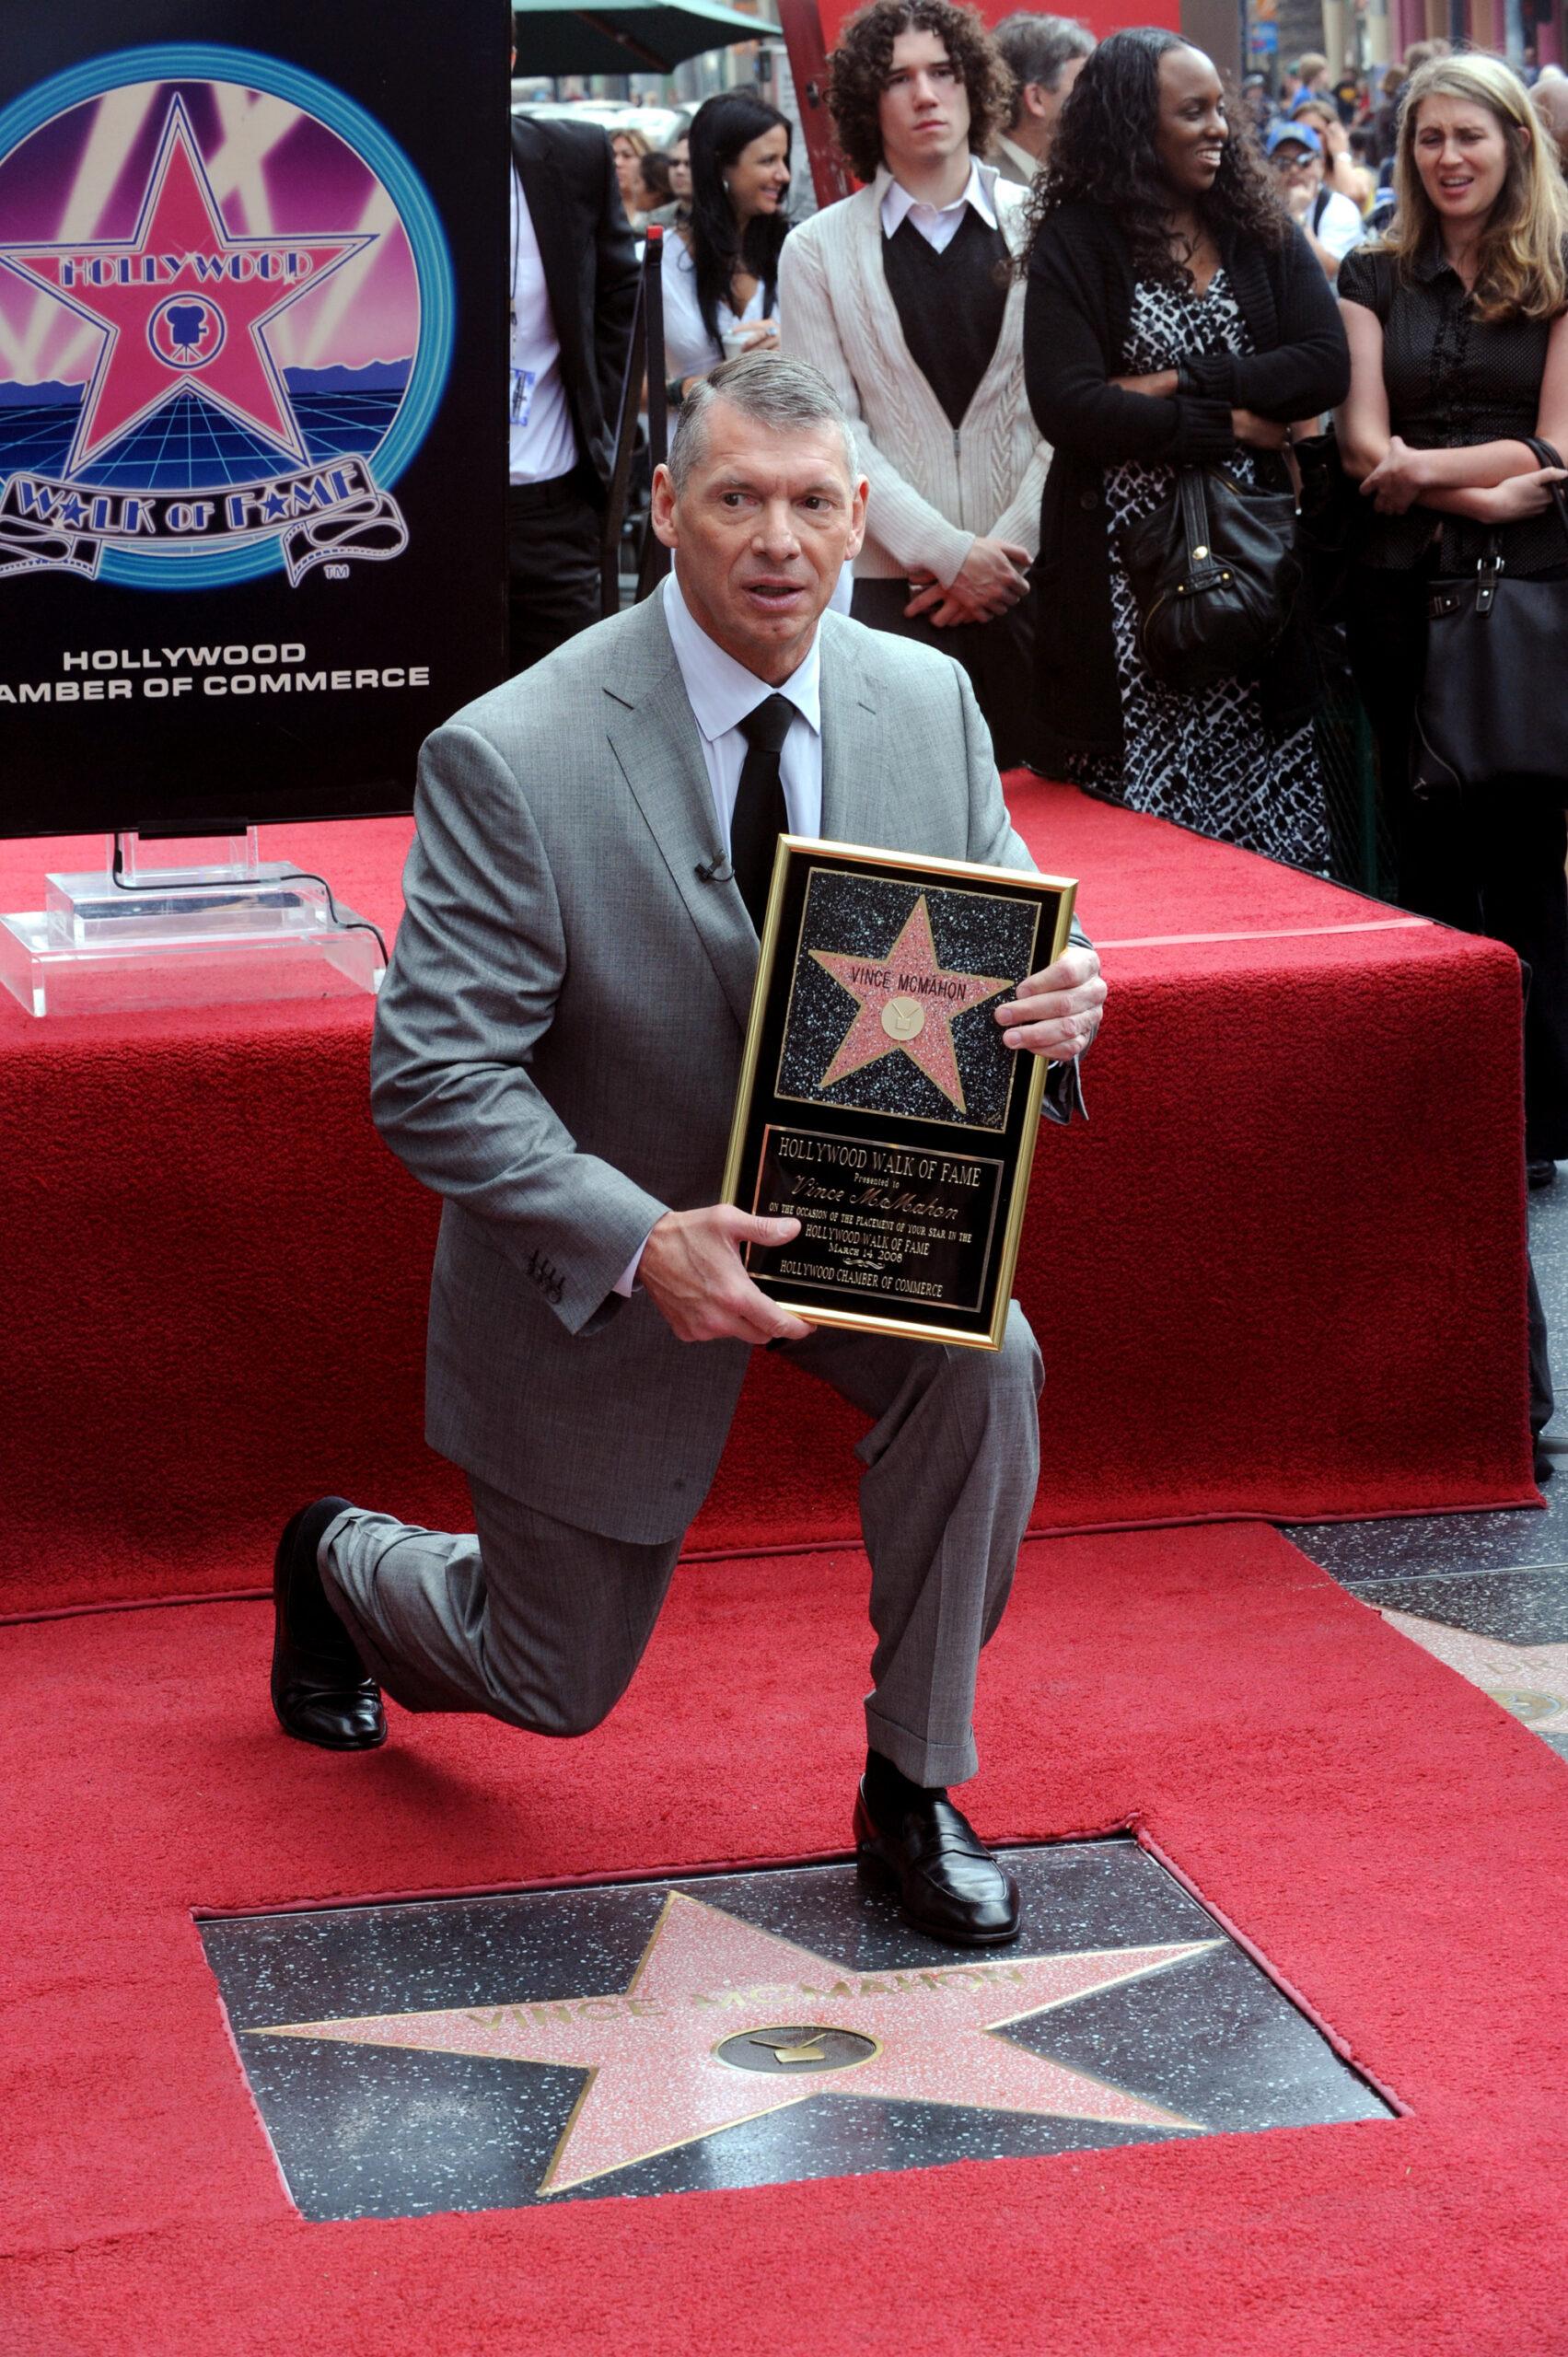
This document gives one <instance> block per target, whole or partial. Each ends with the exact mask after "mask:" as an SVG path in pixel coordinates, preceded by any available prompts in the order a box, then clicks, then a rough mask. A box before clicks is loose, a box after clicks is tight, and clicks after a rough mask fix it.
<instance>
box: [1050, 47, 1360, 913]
mask: <svg viewBox="0 0 1568 2357" xmlns="http://www.w3.org/2000/svg"><path fill="white" fill-rule="evenodd" d="M1033 230H1034V242H1033V247H1032V251H1031V253H1030V257H1029V260H1028V308H1027V309H1026V312H1025V319H1024V365H1025V371H1026V377H1027V382H1028V395H1029V401H1030V403H1031V404H1032V407H1033V410H1034V414H1035V419H1036V422H1037V423H1038V424H1039V426H1040V431H1041V433H1042V434H1043V435H1045V437H1046V439H1047V440H1048V441H1049V442H1051V443H1052V444H1053V445H1054V446H1055V456H1054V459H1053V460H1052V463H1051V472H1050V474H1049V475H1048V476H1047V478H1046V484H1045V492H1044V497H1043V501H1042V505H1041V511H1040V565H1039V585H1040V621H1039V624H1038V629H1037V638H1036V645H1037V649H1038V658H1039V659H1038V682H1039V698H1040V736H1041V738H1042V742H1043V749H1044V751H1045V755H1046V758H1047V759H1048V760H1050V761H1051V764H1052V766H1053V768H1054V769H1055V771H1056V773H1057V774H1059V775H1060V774H1063V773H1066V774H1068V775H1070V776H1073V777H1075V778H1076V779H1077V780H1078V781H1079V782H1080V783H1081V784H1086V785H1088V786H1090V787H1091V788H1093V789H1095V790H1097V791H1098V792H1101V793H1104V794H1107V795H1110V796H1112V797H1113V798H1115V799H1117V800H1120V801H1125V802H1127V803H1128V804H1129V805H1131V807H1132V808H1134V809H1139V810H1151V811H1155V812H1156V813H1158V814H1159V815H1160V816H1162V817H1165V818H1169V819H1177V820H1179V822H1180V823H1181V824H1183V825H1185V826H1189V827H1192V828H1195V829H1196V830H1198V831H1199V832H1200V833H1202V834H1207V835H1214V836H1218V837H1220V838H1222V839H1223V840H1225V841H1227V842H1237V843H1241V844H1244V845H1245V846H1246V847H1247V848H1248V849H1249V850H1251V851H1259V852H1263V853H1268V854H1269V855H1271V856H1272V857H1274V858H1279V859H1286V860H1290V861H1292V862H1294V863H1295V865H1298V866H1302V867H1309V868H1317V869H1321V868H1322V867H1323V866H1324V865H1325V863H1326V860H1327V856H1328V830H1327V825H1326V822H1325V818H1324V811H1323V789H1322V781H1321V778H1320V775H1319V772H1318V758H1317V752H1316V749H1315V745H1314V741H1313V734H1312V726H1311V707H1312V702H1313V695H1314V689H1315V672H1314V667H1313V660H1312V653H1311V646H1310V638H1309V632H1308V626H1307V617H1306V615H1305V613H1303V612H1302V611H1300V610H1299V609H1298V610H1295V611H1294V612H1293V613H1292V615H1291V616H1290V619H1289V621H1288V622H1287V624H1286V627H1285V629H1284V632H1283V635H1282V636H1281V637H1280V639H1279V640H1278V641H1277V643H1276V645H1275V647H1274V650H1273V652H1272V654H1271V655H1270V656H1268V657H1267V659H1266V660H1264V661H1263V662H1261V663H1258V662H1256V661H1254V662H1252V663H1250V664H1249V666H1248V667H1247V668H1245V669H1242V668H1237V669H1236V670H1235V671H1233V672H1231V673H1227V674H1225V676H1222V677H1221V678H1219V679H1215V680H1213V681H1212V682H1211V683H1210V684H1208V685H1206V686H1203V687H1198V688H1192V689H1189V688H1187V687H1185V686H1182V687H1178V686H1173V685H1171V684H1169V683H1168V682H1167V681H1165V680H1163V679H1157V678H1156V677H1155V676H1154V674H1153V673H1152V672H1151V670H1150V668H1149V666H1148V664H1147V662H1146V661H1145V659H1144V651H1143V647H1142V644H1141V634H1140V628H1139V613H1138V607H1137V603H1136V600H1135V598H1134V595H1133V589H1132V581H1131V578H1130V576H1129V573H1128V570H1127V566H1126V564H1125V563H1124V561H1123V540H1124V538H1125V537H1126V536H1127V535H1128V534H1130V533H1131V531H1132V528H1133V527H1135V526H1137V525H1139V524H1141V523H1143V522H1144V519H1146V518H1148V517H1153V516H1155V515H1156V512H1157V511H1158V510H1159V509H1160V508H1161V507H1162V506H1164V505H1166V504H1167V502H1169V501H1170V500H1171V499H1172V496H1173V493H1174V491H1175V487H1176V483H1177V480H1178V476H1179V471H1180V470H1183V469H1189V468H1202V467H1213V468H1214V469H1217V470H1224V472H1225V475H1226V476H1227V477H1228V478H1229V480H1230V482H1231V484H1232V485H1233V486H1237V487H1239V488H1240V490H1241V491H1242V492H1243V493H1245V492H1246V491H1249V490H1254V489H1258V490H1264V491H1279V490H1283V489H1284V488H1286V487H1287V478H1286V476H1285V472H1284V468H1283V460H1282V459H1281V458H1280V455H1279V454H1280V452H1281V450H1282V448H1283V445H1284V443H1285V441H1286V439H1287V435H1288V431H1289V428H1290V426H1291V425H1292V424H1295V423H1296V422H1299V421H1302V420H1305V419H1307V418H1311V417H1313V416H1315V415H1316V414H1317V413H1318V412H1321V411H1322V410H1324V409H1327V408H1328V407H1330V404H1331V403H1333V402H1334V401H1338V400H1340V399H1341V398H1342V394H1343V390H1344V385H1345V380H1346V373H1347V372H1346V364H1345V343H1344V331H1343V329H1342V327H1341V325H1340V321H1339V316H1338V312H1337V309H1336V307H1335V304H1334V298H1333V296H1332V295H1331V294H1330V291H1329V287H1328V284H1327V282H1326V281H1325V279H1324V277H1323V274H1322V272H1321V271H1320V270H1319V268H1318V263H1317V261H1316V260H1315V259H1314V257H1313V255H1312V252H1311V250H1310V249H1309V247H1308V246H1307V243H1306V240H1305V239H1304V238H1303V237H1302V234H1301V232H1300V230H1299V229H1297V228H1295V226H1293V225H1292V224H1291V223H1290V221H1289V220H1288V219H1287V218H1286V216H1285V214H1284V212H1283V207H1282V206H1281V204H1280V203H1279V201H1278V199H1277V197H1276V196H1275V194H1274V192H1273V190H1272V187H1271V186H1270V184H1269V182H1268V180H1267V179H1266V178H1265V175H1264V171H1263V168H1262V166H1261V165H1260V162H1259V161H1258V159H1257V157H1256V155H1255V153H1254V151H1253V150H1252V148H1251V146H1250V145H1249V144H1248V143H1245V142H1241V141H1237V140H1235V139H1233V138H1232V136H1231V131H1230V125H1229V122H1228V121H1227V119H1226V115H1225V94H1224V91H1223V89H1222V87H1221V85H1220V80H1219V76H1218V75H1217V74H1216V73H1215V71H1214V66H1213V64H1211V62H1210V60H1209V59H1208V58H1207V57H1205V56H1204V55H1203V54H1202V52H1201V51H1199V50H1195V49H1192V48H1190V47H1189V46H1188V45H1187V43H1186V42H1184V41H1179V39H1178V38H1177V36H1176V35H1175V34H1174V33H1166V32H1158V31H1154V30H1149V29H1143V30H1137V31H1132V32H1122V33H1115V34H1113V35H1112V36H1111V37H1110V39H1109V41H1102V42H1101V44H1100V46H1099V48H1098V50H1097V51H1096V52H1095V53H1094V55H1093V56H1092V57H1091V58H1089V59H1088V61H1087V62H1086V64H1085V66H1084V69H1083V71H1082V73H1081V74H1080V75H1079V76H1078V79H1077V81H1076V83H1075V84H1074V88H1073V94H1072V96H1071V98H1070V99H1068V101H1067V103H1066V105H1065V107H1063V110H1062V119H1061V122H1060V124H1059V126H1058V129H1057V134H1056V142H1055V145H1054V146H1053V148H1052V150H1051V163H1050V166H1049V168H1047V170H1046V172H1045V173H1044V174H1043V175H1042V176H1041V179H1040V182H1039V183H1038V184H1037V192H1036V196H1035V200H1034V206H1033Z"/></svg>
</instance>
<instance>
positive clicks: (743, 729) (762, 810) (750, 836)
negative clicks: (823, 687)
mask: <svg viewBox="0 0 1568 2357" xmlns="http://www.w3.org/2000/svg"><path fill="white" fill-rule="evenodd" d="M794 718H795V706H794V704H792V703H791V702H790V700H789V698H788V697H787V696H766V697H764V699H763V701H762V702H761V703H760V704H759V705H758V706H757V709H756V711H755V712H749V713H748V714H747V715H746V717H745V719H744V720H743V721H742V722H741V723H740V733H741V735H742V736H743V737H745V739H746V760H745V761H744V763H743V764H742V766H741V772H740V784H739V785H738V787H737V789H736V795H735V811H734V815H733V816H732V818H731V819H730V822H729V864H730V865H731V866H732V867H733V868H734V870H735V880H736V882H737V883H738V885H739V887H740V897H741V899H742V900H744V901H745V903H746V907H747V912H748V914H749V917H750V919H751V922H752V923H753V924H754V925H755V926H756V928H757V930H758V932H759V933H761V930H762V919H763V917H764V916H765V915H766V913H767V908H768V887H769V885H770V884H771V883H772V877H773V854H774V853H775V851H776V850H777V848H778V841H779V837H780V836H781V835H782V834H784V832H785V831H786V830H787V829H788V826H789V812H788V811H787V810H786V808H785V807H784V778H783V775H782V773H781V772H780V769H779V755H780V754H781V753H782V752H783V751H784V738H785V737H787V736H788V735H789V725H790V722H791V721H792V720H793V719H794Z"/></svg>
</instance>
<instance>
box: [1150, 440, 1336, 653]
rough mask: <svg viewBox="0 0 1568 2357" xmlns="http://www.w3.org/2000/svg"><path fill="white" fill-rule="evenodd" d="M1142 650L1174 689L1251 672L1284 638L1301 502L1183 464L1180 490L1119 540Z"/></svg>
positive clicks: (1296, 585)
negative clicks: (1297, 514) (1296, 521)
mask: <svg viewBox="0 0 1568 2357" xmlns="http://www.w3.org/2000/svg"><path fill="white" fill-rule="evenodd" d="M1121 558H1122V563H1124V564H1125V565H1126V567H1127V577H1128V579H1129V581H1130V582H1131V583H1132V596H1133V599H1134V602H1135V603H1136V605H1137V609H1138V647H1139V652H1140V653H1141V654H1142V656H1143V657H1144V662H1145V663H1146V664H1147V665H1148V667H1149V669H1150V670H1151V671H1152V672H1153V673H1154V676H1155V678H1156V679H1163V680H1164V681H1165V682H1166V684H1167V686H1168V687H1173V688H1199V687H1206V686H1208V685H1209V683H1210V682H1211V681H1212V680H1214V679H1228V678H1235V677H1236V676H1237V675H1242V676H1245V675H1246V674H1248V673H1249V672H1252V671H1255V670H1256V669H1257V668H1258V667H1259V665H1260V663H1261V662H1263V661H1264V659H1265V658H1266V657H1267V656H1269V655H1270V654H1271V653H1272V650H1273V649H1274V648H1275V647H1276V646H1277V645H1278V644H1279V642H1280V640H1281V639H1282V638H1283V635H1284V632H1285V626H1286V624H1287V623H1288V622H1289V621H1290V618H1291V612H1292V610H1293V608H1294V607H1295V600H1296V598H1297V595H1298V594H1299V591H1300V588H1301V581H1302V570H1303V568H1302V560H1301V555H1300V552H1299V551H1298V549H1297V547H1296V532H1295V497H1294V495H1293V494H1292V493H1290V492H1288V491H1278V492H1276V491H1253V490H1251V489H1250V488H1249V486H1248V485H1247V484H1246V483H1243V482H1237V479H1236V477H1235V476H1234V475H1232V474H1227V473H1226V472H1225V469H1224V468H1223V467H1183V468H1182V469H1181V470H1179V473H1178V476H1177V479H1176V492H1175V494H1174V496H1173V497H1172V498H1170V499H1167V501H1166V502H1165V504H1164V505H1163V506H1160V507H1156V509H1155V511H1154V513H1153V515H1152V516H1145V517H1143V518H1142V519H1141V520H1140V521H1139V522H1138V523H1136V524H1130V525H1128V526H1127V527H1126V528H1125V529H1124V530H1123V532H1122V535H1121Z"/></svg>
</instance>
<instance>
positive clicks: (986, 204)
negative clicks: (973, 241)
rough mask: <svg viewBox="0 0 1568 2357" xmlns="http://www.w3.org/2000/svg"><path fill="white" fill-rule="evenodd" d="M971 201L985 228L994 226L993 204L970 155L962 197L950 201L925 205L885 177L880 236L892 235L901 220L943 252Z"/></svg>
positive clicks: (955, 233)
mask: <svg viewBox="0 0 1568 2357" xmlns="http://www.w3.org/2000/svg"><path fill="white" fill-rule="evenodd" d="M968 204H972V205H973V206H974V209H975V211H976V212H977V213H978V214H979V215H980V217H981V220H982V221H983V222H984V224H985V226H986V227H987V228H988V229H994V228H995V227H996V226H997V221H996V207H995V206H994V205H993V203H992V202H991V199H990V197H989V196H988V195H987V194H986V192H985V182H984V181H983V180H981V176H980V166H979V164H978V163H976V161H975V160H974V158H973V157H970V176H969V181H968V184H967V186H966V187H965V189H964V192H963V194H962V196H958V197H955V198H954V200H953V202H952V203H951V204H943V205H935V204H926V203H923V202H922V201H921V200H920V199H918V198H916V197H912V195H911V194H910V192H909V191H908V189H907V188H905V187H904V186H903V185H902V183H901V182H900V181H899V180H889V182H888V185H887V187H886V188H885V189H884V190H883V192H882V235H883V236H884V237H885V238H891V237H896V236H897V234H898V232H899V230H900V228H901V227H902V226H903V224H904V222H905V220H906V219H907V220H910V221H912V222H913V223H914V226H915V227H916V228H917V229H918V230H919V231H920V234H921V236H922V237H923V238H924V239H925V242H926V244H927V245H928V246H935V249H936V251H937V252H938V253H939V254H940V253H946V251H947V248H948V247H949V246H950V245H951V244H952V242H953V240H954V238H956V237H957V236H958V231H959V230H960V229H961V228H962V227H963V226H964V207H965V206H966V205H968Z"/></svg>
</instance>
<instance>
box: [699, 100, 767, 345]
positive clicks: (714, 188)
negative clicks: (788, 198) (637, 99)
mask: <svg viewBox="0 0 1568 2357" xmlns="http://www.w3.org/2000/svg"><path fill="white" fill-rule="evenodd" d="M781 127H782V128H783V130H784V137H785V142H786V145H785V148H784V154H785V157H786V159H787V157H788V154H789V148H788V145H787V142H788V139H789V131H790V123H789V117H788V116H787V115H784V114H781V113H780V112H779V110H778V109H777V107H770V106H765V105H764V104H763V102H762V100H761V99H754V98H753V97H752V96H751V94H750V92H749V91H748V90H726V91H723V92H722V93H721V94H720V96H719V97H717V98H716V99H703V103H702V105H701V106H700V107H699V108H698V109H697V111H696V113H695V114H694V115H693V116H692V118H691V131H690V132H689V133H688V134H687V137H688V140H689V142H690V145H689V147H688V150H687V152H688V154H689V156H690V157H691V223H690V227H691V261H692V264H693V267H694V268H695V270H696V273H697V308H698V309H699V310H700V311H701V313H702V314H703V326H704V327H705V328H706V329H707V331H708V333H709V334H710V335H711V336H712V337H713V340H714V343H717V342H718V341H719V305H720V304H721V303H727V302H728V301H729V291H730V283H731V281H732V280H733V278H734V276H735V273H736V272H737V271H738V270H740V269H745V270H748V271H749V272H750V273H751V275H752V277H753V278H756V279H760V280H761V283H762V285H763V286H764V287H765V288H766V289H768V290H769V291H768V296H767V301H768V308H769V309H770V310H771V309H772V289H773V288H774V287H775V286H776V285H777V284H778V276H779V250H780V248H781V247H782V246H783V244H784V238H785V237H786V236H787V235H788V232H789V221H788V218H787V216H786V215H785V213H784V208H783V206H782V205H781V206H780V207H779V209H778V211H777V212H776V213H768V214H762V213H758V214H754V215H753V216H752V218H751V219H750V220H749V221H748V222H747V224H746V227H745V230H744V232H742V229H741V226H740V224H739V222H738V220H737V219H736V217H735V207H734V206H733V205H732V204H731V203H730V201H729V197H728V195H727V194H726V190H725V184H724V173H725V167H726V165H727V164H733V163H734V162H735V160H736V158H737V157H738V155H739V154H740V153H741V151H742V149H743V148H747V147H749V146H750V145H751V142H752V141H753V140H754V139H763V138H766V136H767V134H768V133H769V132H770V131H777V130H779V129H780V128H781Z"/></svg>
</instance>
